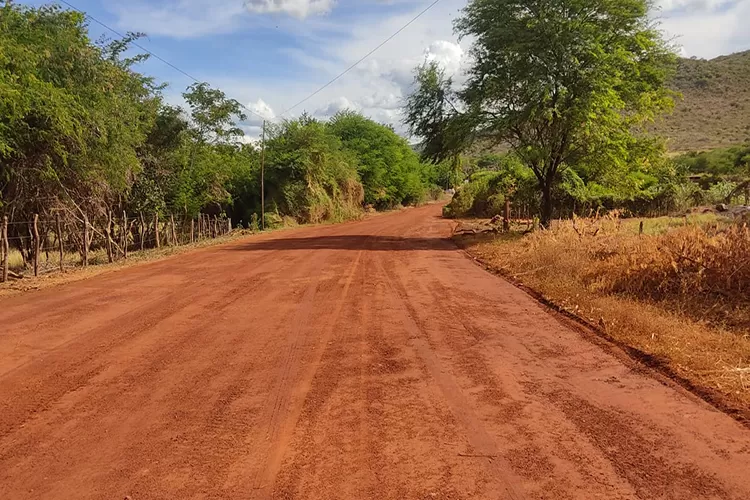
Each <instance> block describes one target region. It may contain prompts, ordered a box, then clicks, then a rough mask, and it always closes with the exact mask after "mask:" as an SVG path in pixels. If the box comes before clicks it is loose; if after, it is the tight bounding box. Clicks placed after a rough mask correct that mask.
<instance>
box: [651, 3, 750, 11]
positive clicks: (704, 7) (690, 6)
mask: <svg viewBox="0 0 750 500" xmlns="http://www.w3.org/2000/svg"><path fill="white" fill-rule="evenodd" d="M739 1H741V0H739ZM739 1H738V0H657V2H656V5H657V6H658V7H659V8H660V9H661V10H662V12H673V11H677V10H683V11H690V12H696V11H712V10H716V9H720V8H722V7H725V6H729V5H732V4H734V3H739Z"/></svg>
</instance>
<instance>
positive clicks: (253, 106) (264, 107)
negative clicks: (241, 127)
mask: <svg viewBox="0 0 750 500" xmlns="http://www.w3.org/2000/svg"><path fill="white" fill-rule="evenodd" d="M247 107H248V109H250V110H251V111H252V113H248V117H247V122H248V123H249V124H251V125H261V124H262V123H263V120H267V121H274V120H276V113H275V112H274V110H273V108H272V107H271V106H269V105H268V103H266V101H264V100H263V99H261V98H258V100H257V101H255V102H251V103H249V104H247Z"/></svg>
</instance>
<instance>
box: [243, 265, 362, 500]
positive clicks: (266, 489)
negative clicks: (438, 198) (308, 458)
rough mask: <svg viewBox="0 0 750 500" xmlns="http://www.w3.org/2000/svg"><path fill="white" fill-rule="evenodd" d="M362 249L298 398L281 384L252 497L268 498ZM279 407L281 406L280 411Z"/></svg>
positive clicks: (309, 366) (302, 381)
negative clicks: (290, 395)
mask: <svg viewBox="0 0 750 500" xmlns="http://www.w3.org/2000/svg"><path fill="white" fill-rule="evenodd" d="M363 252H364V250H360V251H359V252H358V253H357V255H356V257H355V258H354V260H353V262H352V264H351V265H350V266H349V267H348V270H347V272H346V274H345V282H344V285H343V288H342V289H341V292H340V294H339V295H338V297H337V298H336V299H335V304H334V306H333V314H329V315H328V321H327V322H326V324H325V326H324V328H323V331H322V332H321V335H320V337H318V339H317V344H318V346H317V348H315V347H314V353H313V359H312V360H311V361H310V362H309V364H308V365H307V367H306V369H305V370H304V373H303V375H302V377H301V380H300V381H299V383H298V384H297V390H296V392H297V394H298V397H297V398H296V399H295V400H294V402H291V401H290V398H289V393H290V392H291V391H290V389H291V388H290V387H289V384H290V382H291V380H289V381H287V382H286V384H285V387H284V389H285V390H284V393H283V395H282V397H281V400H282V401H283V403H281V404H279V405H278V406H279V407H280V408H279V409H278V410H277V411H276V414H277V415H279V414H283V415H284V418H283V420H282V419H280V418H276V419H275V420H272V423H271V429H270V432H269V435H270V436H271V438H272V441H271V443H272V444H271V447H270V449H269V450H268V453H267V455H266V456H267V457H268V458H267V460H266V461H265V467H263V468H262V470H261V471H259V473H257V474H256V475H255V480H254V481H253V495H252V498H257V499H260V498H270V496H271V493H272V491H273V487H274V483H275V479H276V476H277V474H278V473H279V470H280V468H281V463H282V460H283V457H284V454H285V452H286V450H287V447H288V445H289V442H290V440H291V438H292V435H293V433H294V429H295V427H296V425H297V421H298V420H299V417H300V414H301V413H302V408H303V405H304V402H305V398H306V396H307V394H308V392H309V391H310V387H311V385H312V381H313V379H314V378H315V373H316V372H317V370H318V368H319V366H320V360H321V358H322V356H323V352H324V351H325V349H326V348H327V346H328V342H329V339H330V337H331V334H332V332H333V328H334V325H335V324H336V322H337V321H338V318H339V316H340V315H341V311H342V308H343V305H344V303H345V302H346V297H347V296H348V294H349V290H350V288H351V285H352V281H353V278H354V274H355V273H356V271H357V267H358V266H359V263H360V259H361V257H362V254H363ZM313 299H314V294H311V296H310V297H309V299H308V300H309V304H307V307H306V308H305V309H306V310H307V311H309V309H310V308H311V307H312V301H313ZM298 335H299V334H298ZM281 407H283V411H282V409H281Z"/></svg>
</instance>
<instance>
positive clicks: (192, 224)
mask: <svg viewBox="0 0 750 500" xmlns="http://www.w3.org/2000/svg"><path fill="white" fill-rule="evenodd" d="M190 243H195V219H193V218H192V217H191V218H190Z"/></svg>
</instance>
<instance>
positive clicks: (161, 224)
mask: <svg viewBox="0 0 750 500" xmlns="http://www.w3.org/2000/svg"><path fill="white" fill-rule="evenodd" d="M231 233H232V221H231V219H230V218H227V217H225V216H223V215H222V216H218V215H213V216H211V215H208V214H200V215H198V216H197V217H193V218H185V217H175V216H174V215H173V214H168V215H164V214H159V213H154V214H148V215H147V214H144V213H139V214H137V215H133V214H130V215H129V214H127V213H126V212H122V213H121V214H120V215H119V216H117V217H116V216H114V214H113V213H112V212H111V211H109V212H107V214H106V215H104V216H102V215H100V216H98V217H93V218H91V219H89V217H88V216H87V215H85V214H84V215H83V216H82V217H77V216H76V217H72V218H71V217H61V214H60V213H55V214H54V215H52V216H46V217H43V218H40V216H39V215H38V214H35V215H34V216H33V218H32V219H31V220H9V217H8V216H7V215H3V216H2V218H1V219H0V271H1V272H0V282H7V281H8V279H9V278H11V277H13V278H18V277H21V276H22V274H21V273H23V272H26V271H29V270H30V271H32V272H33V274H34V276H39V275H40V274H46V273H50V272H55V271H59V272H64V271H65V270H66V269H68V268H75V267H83V268H85V267H88V266H89V265H94V264H99V263H105V262H108V263H113V262H115V261H119V260H127V259H128V258H129V256H131V255H132V254H133V253H136V252H144V251H146V250H151V249H155V248H156V249H158V248H161V247H177V246H184V245H189V244H193V243H196V242H198V241H203V240H208V239H216V238H219V237H222V236H226V235H228V234H231ZM11 254H14V255H15V256H17V258H16V259H15V261H14V262H11V261H10V256H11ZM19 259H20V260H19Z"/></svg>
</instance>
